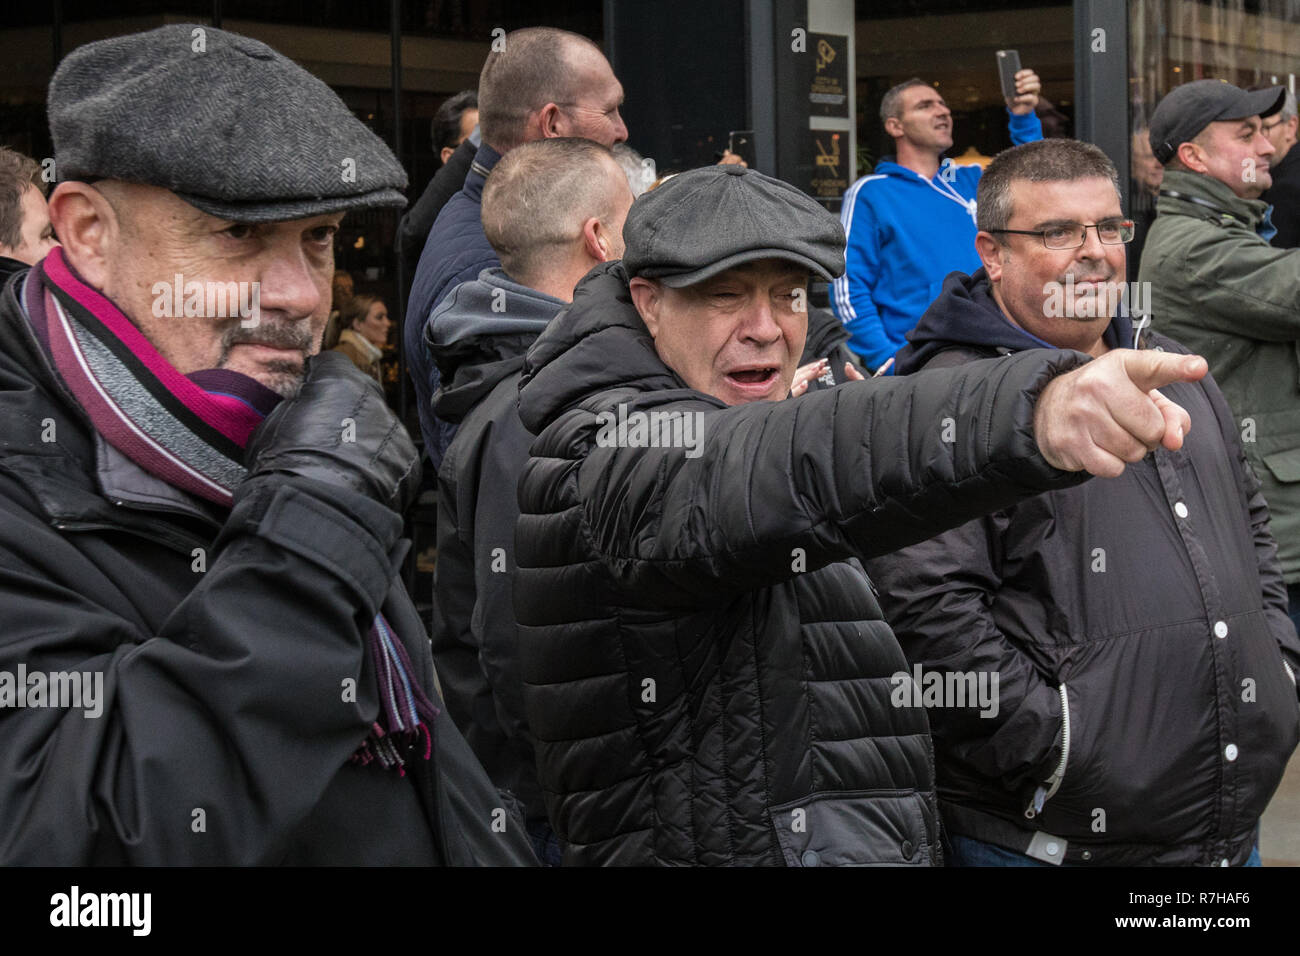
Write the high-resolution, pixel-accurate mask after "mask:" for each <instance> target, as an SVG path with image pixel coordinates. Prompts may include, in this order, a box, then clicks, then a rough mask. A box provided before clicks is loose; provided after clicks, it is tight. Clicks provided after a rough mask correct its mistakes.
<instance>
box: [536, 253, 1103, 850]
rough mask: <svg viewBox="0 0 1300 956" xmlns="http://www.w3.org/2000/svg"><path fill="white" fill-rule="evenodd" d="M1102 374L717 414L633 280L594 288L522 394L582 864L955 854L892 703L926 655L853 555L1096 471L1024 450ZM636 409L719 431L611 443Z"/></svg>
mask: <svg viewBox="0 0 1300 956" xmlns="http://www.w3.org/2000/svg"><path fill="white" fill-rule="evenodd" d="M1082 361H1083V359H1082V357H1081V356H1079V355H1077V354H1074V353H1060V352H1057V353H1049V352H1040V353H1034V354H1027V355H1020V356H1015V357H1012V358H1008V359H1000V360H997V361H995V362H990V363H980V364H977V365H971V366H968V367H966V368H963V369H959V370H954V371H947V372H938V373H931V374H929V375H920V376H913V377H909V378H906V379H890V380H876V381H868V382H851V383H848V384H846V385H843V386H840V387H838V388H834V389H828V390H825V391H819V392H816V393H813V394H808V395H804V396H801V397H800V398H797V399H791V400H787V401H782V402H755V403H750V404H746V405H740V406H735V407H725V406H724V405H723V404H722V403H721V402H719V401H718V400H717V399H714V398H712V397H710V396H707V395H704V394H702V393H700V392H697V391H694V390H692V389H690V388H688V387H687V386H686V385H685V383H683V382H682V381H681V379H680V378H678V377H677V375H676V374H675V373H674V372H673V371H672V370H671V369H669V368H668V367H667V366H666V365H664V363H663V362H662V361H661V360H660V359H659V357H658V354H657V353H656V351H655V348H654V343H653V341H652V339H651V338H650V335H649V333H648V331H647V330H646V327H645V325H644V323H643V322H642V321H641V318H640V316H639V315H638V314H637V312H636V310H635V308H634V307H633V305H632V303H631V300H630V295H629V292H628V284H627V276H626V274H625V272H624V271H623V268H622V266H621V265H620V264H611V265H606V266H602V267H598V268H597V269H594V270H593V271H592V272H591V273H589V274H588V275H587V277H586V278H585V279H583V281H582V282H581V283H579V284H578V286H577V288H576V289H575V292H574V300H573V305H572V306H571V307H570V308H569V309H567V310H566V311H564V312H561V313H560V314H559V315H558V316H556V318H555V319H554V321H552V322H551V324H550V325H549V326H547V329H546V331H545V332H543V333H542V335H541V336H540V337H539V338H538V340H537V343H536V344H535V345H534V346H533V347H532V349H530V350H529V353H528V358H527V360H526V364H525V374H524V382H523V386H522V389H521V391H520V413H521V418H522V420H523V422H524V424H525V426H527V427H528V428H529V429H530V430H532V431H534V432H535V433H537V434H538V438H537V440H536V441H535V442H534V444H533V446H532V457H531V459H530V460H529V462H528V465H527V466H526V467H525V470H524V473H523V477H522V478H521V480H520V488H519V503H520V518H519V525H518V531H517V534H516V547H517V553H518V564H519V570H518V572H517V574H516V578H515V585H514V600H515V612H516V617H517V619H518V622H519V657H520V674H521V677H522V679H523V689H524V707H525V711H526V714H527V718H528V723H529V727H530V729H531V731H532V733H533V735H534V737H535V740H536V748H537V769H538V778H539V781H540V783H541V786H542V790H543V792H544V794H545V796H546V800H547V807H548V810H549V816H550V819H551V822H552V824H553V825H554V826H555V828H556V831H557V832H558V833H559V835H560V837H561V839H562V840H563V841H564V842H565V843H566V844H567V848H566V851H565V863H566V865H568V864H597V865H599V864H621V865H652V864H660V865H725V864H750V865H752V864H767V865H783V864H784V865H792V866H799V865H804V866H814V865H819V864H824V865H841V864H867V865H873V864H874V865H879V864H913V865H917V864H933V863H937V862H939V860H940V854H939V850H938V832H937V817H936V806H935V795H934V790H933V786H934V783H933V768H932V751H931V745H930V736H929V732H928V725H927V723H926V718H925V714H924V712H923V711H921V710H920V709H917V708H911V709H901V708H896V707H894V706H893V705H892V703H891V701H890V693H891V684H890V675H892V674H894V673H895V672H897V671H899V670H902V669H903V668H904V667H905V664H906V662H905V659H904V657H903V655H902V652H901V650H900V649H899V647H898V644H897V641H896V640H895V639H894V636H893V634H892V633H891V631H890V629H889V626H888V625H887V624H886V623H885V621H884V620H883V617H882V615H881V613H880V608H879V606H878V604H877V602H876V598H875V596H874V595H873V593H872V588H871V586H870V584H869V582H868V581H867V578H866V576H865V574H864V573H863V571H862V568H861V565H860V564H859V563H858V561H857V560H856V559H857V558H858V557H867V556H871V555H875V554H880V553H884V552H887V551H891V550H893V549H895V548H898V547H902V546H903V545H906V544H910V543H912V542H915V541H918V540H922V539H924V538H926V537H928V536H930V535H933V534H935V533H937V532H939V531H941V530H944V529H945V528H949V527H952V526H954V525H957V524H961V523H963V522H965V521H967V520H969V519H970V518H972V517H974V516H975V515H978V514H981V513H984V512H987V511H991V510H996V509H998V508H1003V507H1006V506H1008V505H1009V504H1011V503H1013V502H1015V501H1017V500H1019V499H1021V498H1024V497H1027V496H1030V495H1034V494H1037V493H1039V492H1040V491H1043V490H1046V489H1049V488H1057V487H1063V486H1067V485H1073V484H1077V483H1078V482H1080V481H1083V480H1084V479H1085V477H1086V476H1083V475H1073V474H1064V473H1062V472H1058V471H1056V470H1055V469H1053V468H1052V467H1051V466H1049V465H1048V464H1047V463H1046V462H1045V461H1044V460H1043V458H1042V456H1041V455H1040V454H1039V452H1038V450H1037V447H1036V445H1035V443H1034V440H1033V436H1032V434H1031V432H1032V416H1033V405H1034V401H1035V400H1036V398H1037V395H1038V394H1039V392H1040V391H1041V390H1042V388H1043V387H1044V386H1045V385H1046V384H1047V382H1048V381H1050V379H1051V378H1052V377H1053V376H1054V375H1056V374H1059V373H1060V372H1062V371H1064V370H1068V369H1070V368H1073V367H1075V366H1077V365H1079V364H1080V363H1081V362H1082ZM620 404H623V405H624V406H625V407H624V413H630V412H650V411H653V412H658V413H660V414H661V415H663V414H666V413H670V412H671V413H677V414H678V415H679V416H680V415H692V416H695V415H698V416H700V419H699V420H700V421H701V422H702V424H703V440H702V442H699V443H697V444H693V445H692V446H688V443H687V441H686V440H685V434H684V431H682V430H681V427H680V426H679V431H680V433H681V436H682V438H683V440H682V441H679V442H678V443H677V446H676V447H635V446H634V443H633V439H632V438H631V435H632V433H631V432H628V433H627V436H626V440H624V441H623V442H622V443H621V444H620V442H619V441H618V440H616V436H615V435H611V434H610V433H609V431H608V429H607V430H606V432H605V434H604V437H603V438H602V437H601V436H602V431H601V422H602V419H601V418H600V417H599V416H600V415H601V414H602V413H607V414H612V415H614V416H615V417H617V416H618V415H619V410H618V406H619V405H620ZM947 417H956V418H957V419H958V420H959V421H962V422H969V421H978V422H979V423H980V424H981V427H980V428H978V429H976V428H967V429H962V430H960V432H959V440H958V441H956V442H955V443H953V442H947V441H945V440H944V438H943V433H942V429H941V427H940V423H941V422H942V421H943V419H945V418H947ZM660 420H661V421H662V420H663V419H662V418H661V419H660ZM604 421H605V422H606V424H608V421H609V420H608V419H604ZM680 421H681V419H680V418H679V422H680ZM660 434H662V432H661V433H660ZM611 439H615V440H611ZM660 444H661V445H662V442H661V443H660ZM670 444H671V443H670Z"/></svg>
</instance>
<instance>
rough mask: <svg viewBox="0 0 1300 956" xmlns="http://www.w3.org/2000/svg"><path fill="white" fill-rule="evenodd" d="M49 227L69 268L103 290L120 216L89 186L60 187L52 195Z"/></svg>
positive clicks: (60, 184) (99, 193)
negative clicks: (56, 237)
mask: <svg viewBox="0 0 1300 956" xmlns="http://www.w3.org/2000/svg"><path fill="white" fill-rule="evenodd" d="M49 205H50V223H51V225H53V226H54V232H55V234H56V235H57V236H58V237H59V242H61V243H62V244H63V252H64V255H66V256H67V257H68V262H69V264H70V265H71V266H72V267H73V268H74V269H76V270H77V272H79V273H81V275H82V277H83V278H84V279H85V280H86V282H87V283H89V284H90V285H91V286H92V287H93V288H96V289H100V290H103V289H104V288H105V287H106V280H107V279H108V274H109V250H110V249H111V248H112V246H113V244H114V243H115V242H116V241H117V238H118V236H119V235H120V232H121V227H120V224H119V223H118V221H117V213H116V212H115V211H114V210H113V207H112V206H110V205H109V203H108V200H107V199H105V198H104V195H103V194H102V193H101V192H100V191H99V190H98V189H95V187H93V186H91V185H90V184H89V183H82V182H66V183H59V185H58V186H56V187H55V189H54V192H53V193H52V194H51V195H50V202H49Z"/></svg>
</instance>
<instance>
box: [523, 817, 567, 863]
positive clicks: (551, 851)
mask: <svg viewBox="0 0 1300 956" xmlns="http://www.w3.org/2000/svg"><path fill="white" fill-rule="evenodd" d="M527 829H528V839H529V842H531V843H532V845H533V852H534V853H536V854H537V860H538V862H539V863H541V864H542V866H562V865H563V861H564V845H563V844H562V843H560V838H559V837H558V836H556V834H555V831H554V830H552V829H551V824H550V823H549V822H548V821H546V820H529V821H528V823H527Z"/></svg>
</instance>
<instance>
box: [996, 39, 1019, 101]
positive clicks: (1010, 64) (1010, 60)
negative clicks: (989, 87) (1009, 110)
mask: <svg viewBox="0 0 1300 956" xmlns="http://www.w3.org/2000/svg"><path fill="white" fill-rule="evenodd" d="M1018 72H1020V51H1019V50H998V75H999V76H1000V77H1001V78H1002V96H1003V97H1004V98H1005V99H1008V100H1014V99H1015V98H1016V95H1017V94H1016V74H1017V73H1018Z"/></svg>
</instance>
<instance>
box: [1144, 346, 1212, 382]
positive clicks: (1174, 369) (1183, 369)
mask: <svg viewBox="0 0 1300 956" xmlns="http://www.w3.org/2000/svg"><path fill="white" fill-rule="evenodd" d="M1209 370H1210V366H1209V364H1208V363H1207V362H1206V361H1205V359H1203V358H1201V356H1199V355H1175V354H1174V353H1172V352H1157V351H1155V350H1151V351H1142V352H1133V351H1128V350H1125V354H1124V371H1125V373H1127V375H1128V377H1129V379H1130V380H1131V381H1132V382H1133V384H1134V385H1136V386H1137V387H1138V388H1139V389H1141V390H1142V391H1143V392H1149V391H1151V389H1153V388H1161V387H1162V386H1165V385H1169V384H1170V383H1172V382H1195V381H1199V380H1200V379H1201V378H1204V377H1205V373H1206V372H1208V371H1209Z"/></svg>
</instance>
